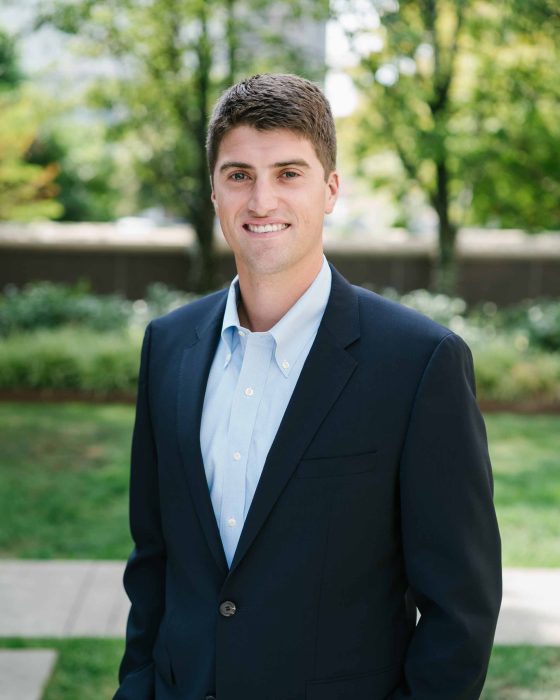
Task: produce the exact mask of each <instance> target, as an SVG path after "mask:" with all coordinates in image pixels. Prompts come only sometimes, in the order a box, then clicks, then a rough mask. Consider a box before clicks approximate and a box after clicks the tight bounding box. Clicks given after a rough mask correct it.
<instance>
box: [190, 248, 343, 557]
mask: <svg viewBox="0 0 560 700" xmlns="http://www.w3.org/2000/svg"><path fill="white" fill-rule="evenodd" d="M331 277H332V275H331V269H330V267H329V265H328V263H327V260H326V258H325V257H324V256H323V266H322V267H321V270H320V272H319V274H318V275H317V277H316V278H315V279H314V281H313V282H312V284H311V286H310V287H309V288H308V289H307V290H306V291H305V292H304V294H303V295H302V296H301V297H300V298H299V299H298V300H297V302H296V303H295V304H294V305H293V306H292V308H291V309H290V310H289V311H288V312H287V313H286V314H285V315H284V316H283V317H282V318H281V319H280V320H279V321H278V323H277V324H276V325H275V326H274V327H273V328H271V329H270V330H269V331H267V332H264V333H253V332H251V331H249V330H247V329H246V328H243V327H242V326H241V325H240V322H239V316H238V314H237V301H238V298H239V281H238V277H236V278H235V279H234V280H233V282H232V283H231V285H230V288H229V293H228V298H227V303H226V309H225V313H224V319H223V323H222V334H221V338H220V342H219V343H218V347H217V349H216V354H215V356H214V360H213V362H212V367H211V368H210V374H209V376H208V383H207V385H206V393H205V396H204V406H203V410H202V423H201V426H200V446H201V450H202V457H203V460H204V469H205V471H206V478H207V480H208V488H209V490H210V497H211V499H212V506H213V508H214V514H215V516H216V522H217V523H218V528H219V531H220V536H221V538H222V543H223V546H224V551H225V554H226V559H227V562H228V565H231V562H232V560H233V555H234V554H235V549H236V547H237V543H238V541H239V536H240V535H241V530H242V528H243V523H244V522H245V518H246V517H247V513H248V511H249V507H250V505H251V502H252V500H253V496H254V495H255V490H256V488H257V484H258V483H259V479H260V476H261V473H262V470H263V467H264V463H265V460H266V456H267V454H268V451H269V450H270V446H271V445H272V442H273V440H274V437H275V435H276V432H277V430H278V428H279V426H280V423H281V421H282V417H283V416H284V412H285V410H286V407H287V405H288V402H289V401H290V398H291V396H292V392H293V390H294V387H295V385H296V383H297V380H298V378H299V375H300V372H301V370H302V367H303V364H304V362H305V360H306V359H307V355H308V354H309V350H310V349H311V345H312V344H313V341H314V340H315V336H316V335H317V330H318V328H319V324H320V323H321V319H322V318H323V313H324V311H325V307H326V306H327V301H328V299H329V294H330V290H331Z"/></svg>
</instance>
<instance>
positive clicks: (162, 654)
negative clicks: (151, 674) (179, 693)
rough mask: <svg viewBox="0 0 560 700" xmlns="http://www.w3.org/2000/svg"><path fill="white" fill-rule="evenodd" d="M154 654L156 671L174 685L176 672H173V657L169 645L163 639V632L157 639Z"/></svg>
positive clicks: (169, 683)
mask: <svg viewBox="0 0 560 700" xmlns="http://www.w3.org/2000/svg"><path fill="white" fill-rule="evenodd" d="M152 656H153V659H154V665H155V668H156V671H157V672H158V673H159V675H160V676H161V677H162V678H163V680H164V681H165V682H166V683H167V684H168V685H170V686H174V685H175V674H174V673H173V666H172V665H171V658H170V656H169V653H168V651H167V647H166V646H165V644H164V642H163V640H162V636H161V633H160V634H159V635H158V638H157V640H156V643H155V646H154V650H153V653H152Z"/></svg>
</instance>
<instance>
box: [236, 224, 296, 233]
mask: <svg viewBox="0 0 560 700" xmlns="http://www.w3.org/2000/svg"><path fill="white" fill-rule="evenodd" d="M289 225H290V224H264V225H262V226H254V225H253V224H244V228H245V229H246V230H247V231H250V232H251V233H275V232H276V231H283V230H284V229H286V228H288V226H289Z"/></svg>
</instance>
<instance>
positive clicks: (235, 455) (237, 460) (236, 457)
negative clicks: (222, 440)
mask: <svg viewBox="0 0 560 700" xmlns="http://www.w3.org/2000/svg"><path fill="white" fill-rule="evenodd" d="M233 459H234V460H235V461H236V462H239V460H240V459H241V452H234V453H233Z"/></svg>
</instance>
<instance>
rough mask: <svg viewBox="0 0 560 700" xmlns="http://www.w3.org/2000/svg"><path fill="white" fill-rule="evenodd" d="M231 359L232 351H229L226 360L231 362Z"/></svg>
mask: <svg viewBox="0 0 560 700" xmlns="http://www.w3.org/2000/svg"><path fill="white" fill-rule="evenodd" d="M230 360H231V352H228V354H227V355H226V362H229V361H230Z"/></svg>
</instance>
